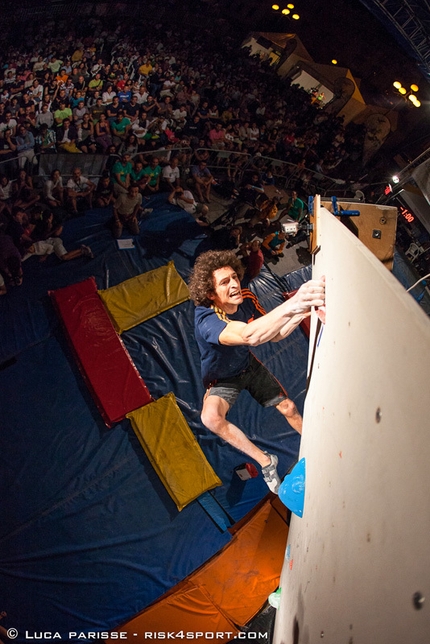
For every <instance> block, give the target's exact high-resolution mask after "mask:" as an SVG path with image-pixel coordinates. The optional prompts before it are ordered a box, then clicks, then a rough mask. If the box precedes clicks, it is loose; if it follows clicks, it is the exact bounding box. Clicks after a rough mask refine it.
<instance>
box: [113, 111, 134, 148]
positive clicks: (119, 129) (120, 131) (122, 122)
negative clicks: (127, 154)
mask: <svg viewBox="0 0 430 644" xmlns="http://www.w3.org/2000/svg"><path fill="white" fill-rule="evenodd" d="M130 128H131V121H130V119H129V118H127V117H126V116H125V114H124V112H123V110H120V111H119V112H118V116H117V118H116V119H114V120H113V121H112V122H111V131H112V140H113V143H114V145H116V146H119V145H121V143H122V142H123V141H125V140H126V138H127V135H128V131H129V129H130Z"/></svg>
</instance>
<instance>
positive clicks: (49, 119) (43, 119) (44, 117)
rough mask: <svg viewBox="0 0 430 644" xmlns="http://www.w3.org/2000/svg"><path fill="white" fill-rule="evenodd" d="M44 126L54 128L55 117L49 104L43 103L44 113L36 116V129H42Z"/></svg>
mask: <svg viewBox="0 0 430 644" xmlns="http://www.w3.org/2000/svg"><path fill="white" fill-rule="evenodd" d="M42 125H46V126H47V127H48V128H52V126H53V125H54V115H53V113H52V112H50V111H49V105H48V103H43V105H42V111H41V112H38V113H37V115H36V128H37V129H40V128H41V127H42Z"/></svg>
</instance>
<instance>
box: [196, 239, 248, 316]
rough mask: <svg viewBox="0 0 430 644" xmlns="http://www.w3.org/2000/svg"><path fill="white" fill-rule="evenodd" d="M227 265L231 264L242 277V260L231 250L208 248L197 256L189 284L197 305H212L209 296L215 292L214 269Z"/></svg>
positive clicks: (240, 277)
mask: <svg viewBox="0 0 430 644" xmlns="http://www.w3.org/2000/svg"><path fill="white" fill-rule="evenodd" d="M225 266H231V268H232V269H233V270H234V271H236V273H237V275H238V277H239V279H242V277H243V273H244V268H243V265H242V262H241V261H240V259H238V258H237V257H236V255H235V254H234V253H232V252H231V251H230V250H208V251H207V252H206V253H202V254H201V255H199V257H197V259H196V263H195V264H194V268H193V272H192V273H191V277H190V281H189V284H188V288H189V290H190V295H191V299H192V300H193V302H194V304H195V305H196V306H207V307H209V306H211V304H212V300H210V299H209V298H208V293H213V292H214V282H213V274H214V271H216V270H218V269H219V268H224V267H225Z"/></svg>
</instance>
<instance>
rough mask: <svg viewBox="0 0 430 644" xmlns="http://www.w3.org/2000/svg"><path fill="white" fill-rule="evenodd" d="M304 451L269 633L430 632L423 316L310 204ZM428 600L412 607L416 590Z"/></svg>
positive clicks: (321, 638)
mask: <svg viewBox="0 0 430 644" xmlns="http://www.w3.org/2000/svg"><path fill="white" fill-rule="evenodd" d="M317 218H318V221H317V244H318V245H319V246H320V247H321V250H320V251H319V252H317V254H316V255H315V263H314V268H313V274H314V276H320V275H323V274H324V275H326V280H327V284H326V292H327V319H326V325H325V326H324V328H323V331H322V335H321V336H320V339H319V343H318V346H315V345H316V341H315V330H316V327H317V320H316V319H315V318H313V320H312V330H313V336H314V337H313V339H312V333H311V345H310V358H309V371H310V373H309V389H308V394H307V398H306V404H305V414H304V427H303V437H302V444H301V452H300V457H301V458H302V457H305V458H306V491H305V502H304V515H303V518H301V519H300V518H298V517H296V516H294V515H293V519H292V522H291V528H290V532H289V538H288V547H287V551H286V555H285V561H284V567H283V571H282V577H281V584H280V585H281V588H282V591H281V607H280V609H279V611H278V614H277V619H276V625H275V635H274V643H275V644H291V643H294V644H297V643H298V642H300V644H315V643H316V642H326V643H330V644H420V643H422V644H428V643H429V642H430V395H429V389H430V384H429V383H430V321H429V319H428V318H427V317H426V315H425V314H424V313H423V311H422V310H421V309H420V307H419V306H418V305H417V304H416V302H415V301H414V300H413V298H412V297H411V296H410V295H409V294H408V293H406V292H405V291H404V289H403V287H402V286H401V285H400V284H399V283H398V282H397V280H396V279H395V278H394V277H393V276H392V275H391V273H390V272H389V271H388V270H387V269H386V268H385V267H384V266H383V265H382V263H381V262H380V261H379V260H378V259H376V257H374V255H373V254H372V253H371V252H370V251H369V250H368V249H367V248H366V247H365V246H364V245H363V244H362V243H361V242H360V241H359V240H358V239H357V238H356V237H354V236H353V235H352V234H351V233H350V232H349V231H348V230H347V229H346V228H345V226H343V225H342V224H341V223H340V222H339V221H338V220H337V219H336V218H335V217H333V215H331V214H330V213H329V212H328V211H327V210H326V209H325V208H321V209H320V211H319V214H318V215H317ZM417 592H419V593H421V594H422V595H423V596H424V597H425V601H424V602H423V603H422V604H421V606H422V608H421V609H420V610H417V609H416V608H415V607H414V602H413V597H414V594H415V593H417Z"/></svg>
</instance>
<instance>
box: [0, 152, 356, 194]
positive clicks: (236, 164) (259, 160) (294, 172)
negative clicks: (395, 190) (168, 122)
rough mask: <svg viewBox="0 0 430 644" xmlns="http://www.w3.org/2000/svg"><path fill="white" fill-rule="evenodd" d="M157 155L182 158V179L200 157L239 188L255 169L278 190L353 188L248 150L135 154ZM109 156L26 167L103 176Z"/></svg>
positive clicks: (41, 157) (15, 167) (0, 164)
mask: <svg viewBox="0 0 430 644" xmlns="http://www.w3.org/2000/svg"><path fill="white" fill-rule="evenodd" d="M139 156H141V157H143V158H145V157H150V156H157V157H158V158H159V159H160V161H161V162H162V163H166V162H167V161H168V159H170V158H171V157H173V156H178V157H179V161H180V163H179V167H180V170H181V178H182V180H186V179H187V178H188V177H189V176H190V168H191V166H192V165H196V164H197V163H198V162H199V161H200V160H204V161H206V163H207V167H208V168H209V170H210V171H211V173H212V174H213V175H214V176H215V177H216V178H217V179H218V180H219V181H220V182H223V181H229V182H231V183H232V184H234V187H238V186H239V185H240V184H241V183H242V182H243V181H244V179H245V177H246V175H248V176H249V175H250V174H251V173H252V172H258V173H259V174H263V173H266V174H267V173H268V172H271V173H272V175H273V180H274V185H275V186H276V187H277V188H278V189H284V190H292V189H298V190H299V192H301V193H302V194H303V195H305V194H315V193H316V192H318V193H319V194H321V195H322V196H344V197H345V196H347V194H348V193H350V194H353V193H354V190H353V189H352V187H350V184H347V182H345V181H344V180H343V179H337V178H333V177H329V176H327V175H324V174H322V173H320V172H316V171H315V170H311V169H309V168H304V167H302V166H298V165H296V164H293V163H290V162H288V161H283V160H282V159H278V158H274V157H269V156H262V155H260V154H257V155H252V154H249V152H240V151H235V150H215V149H213V148H197V149H195V150H194V151H193V150H192V149H191V148H190V147H182V146H180V147H179V146H178V147H174V148H170V147H169V148H160V149H158V150H150V151H144V152H138V153H135V154H133V155H132V157H133V158H137V157H139ZM108 158H109V157H107V156H106V155H103V154H85V153H82V154H73V153H67V152H56V153H48V154H40V153H39V154H36V156H35V159H37V164H36V165H34V164H31V163H27V164H26V166H25V168H26V170H27V171H28V172H29V174H30V175H32V176H33V177H34V178H35V179H36V180H37V179H39V180H40V181H43V180H44V179H46V178H47V177H48V176H49V175H50V174H51V172H52V171H53V170H54V169H58V170H60V172H61V174H62V175H63V176H68V175H71V174H72V171H73V168H74V167H76V166H79V167H80V168H81V170H82V174H84V175H85V176H88V177H92V178H96V177H100V176H101V174H102V172H103V170H104V168H105V166H106V162H107V160H108ZM18 171H19V157H18V156H16V157H14V158H12V159H7V160H5V161H0V174H6V175H7V176H8V177H9V178H11V179H13V178H16V176H17V173H18Z"/></svg>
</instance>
